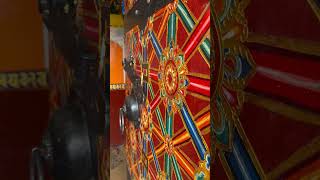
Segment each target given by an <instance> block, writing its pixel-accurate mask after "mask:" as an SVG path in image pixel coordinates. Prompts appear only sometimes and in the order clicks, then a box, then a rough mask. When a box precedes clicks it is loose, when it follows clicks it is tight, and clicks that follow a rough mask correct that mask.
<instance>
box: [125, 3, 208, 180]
mask: <svg viewBox="0 0 320 180" xmlns="http://www.w3.org/2000/svg"><path fill="white" fill-rule="evenodd" d="M197 3H198V2H197V1H196V0H189V1H188V2H187V1H180V0H175V1H173V2H172V3H169V4H168V5H166V6H165V7H163V8H162V9H160V10H158V11H157V12H155V13H154V14H153V15H152V16H151V17H149V18H148V20H146V22H147V24H146V27H145V28H144V29H140V28H139V27H138V26H136V27H134V28H132V29H131V30H130V31H129V32H128V33H127V34H126V45H127V48H126V57H133V59H134V68H135V71H136V74H138V75H140V78H141V85H142V86H143V87H144V92H145V94H146V97H147V100H146V103H145V104H144V105H143V106H144V107H143V108H142V113H141V114H142V115H141V118H142V119H141V126H140V128H139V129H137V130H136V132H137V135H136V136H137V142H138V147H139V148H140V150H141V151H139V150H137V152H132V151H130V150H128V151H127V157H128V159H129V163H128V164H129V170H130V174H131V176H132V177H133V178H134V179H139V178H143V179H209V178H210V161H211V157H210V151H209V146H210V75H209V74H210V64H209V62H210V38H209V37H210V7H209V2H206V3H204V2H201V3H200V4H199V3H198V9H197V10H195V9H194V8H193V10H190V9H189V8H190V7H194V6H195V5H196V4H197ZM150 117H151V119H152V122H150ZM127 126H128V127H129V126H130V125H129V124H127ZM127 140H130V139H127ZM127 144H130V141H127ZM127 147H128V146H127ZM128 148H129V149H130V147H128ZM132 157H133V158H132ZM145 157H147V160H145Z"/></svg>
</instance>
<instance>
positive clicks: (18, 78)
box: [0, 70, 48, 90]
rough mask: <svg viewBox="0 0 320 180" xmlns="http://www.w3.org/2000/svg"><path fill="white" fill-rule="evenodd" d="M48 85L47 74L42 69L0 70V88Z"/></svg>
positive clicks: (44, 86) (42, 86)
mask: <svg viewBox="0 0 320 180" xmlns="http://www.w3.org/2000/svg"><path fill="white" fill-rule="evenodd" d="M47 87H48V74H47V72H46V71H45V70H43V71H25V72H23V71H20V72H0V90H13V89H28V88H32V89H34V88H35V89H39V88H40V89H41V88H47Z"/></svg>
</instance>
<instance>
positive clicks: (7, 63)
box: [0, 0, 44, 72]
mask: <svg viewBox="0 0 320 180" xmlns="http://www.w3.org/2000/svg"><path fill="white" fill-rule="evenodd" d="M0 39H1V43H0V52H1V59H0V72H4V71H22V70H35V69H43V68H44V61H43V41H42V21H41V16H40V14H39V13H38V5H37V1H34V0H32V1H30V0H29V1H26V0H1V1H0Z"/></svg>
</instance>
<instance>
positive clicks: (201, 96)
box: [187, 91, 210, 102]
mask: <svg viewBox="0 0 320 180" xmlns="http://www.w3.org/2000/svg"><path fill="white" fill-rule="evenodd" d="M187 94H188V95H190V96H193V97H195V98H198V99H201V100H203V101H208V102H209V101H210V97H207V96H204V95H201V94H198V93H193V92H190V91H188V92H187Z"/></svg>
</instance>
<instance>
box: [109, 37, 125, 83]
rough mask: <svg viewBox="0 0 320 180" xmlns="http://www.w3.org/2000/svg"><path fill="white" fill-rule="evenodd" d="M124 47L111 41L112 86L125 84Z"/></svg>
mask: <svg viewBox="0 0 320 180" xmlns="http://www.w3.org/2000/svg"><path fill="white" fill-rule="evenodd" d="M122 59H123V58H122V47H121V46H120V45H119V44H118V43H116V42H114V41H110V84H124V83H125V81H124V73H123V67H122Z"/></svg>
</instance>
